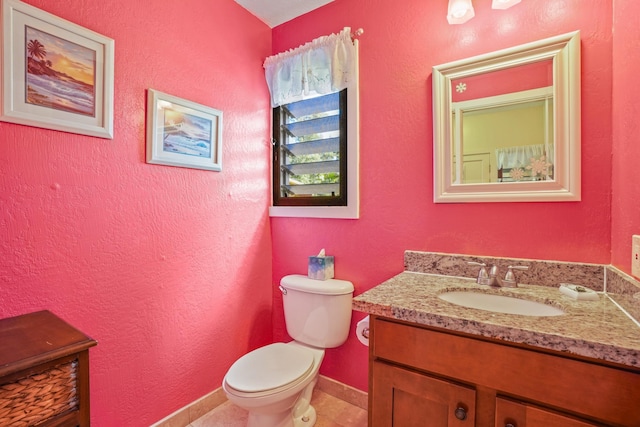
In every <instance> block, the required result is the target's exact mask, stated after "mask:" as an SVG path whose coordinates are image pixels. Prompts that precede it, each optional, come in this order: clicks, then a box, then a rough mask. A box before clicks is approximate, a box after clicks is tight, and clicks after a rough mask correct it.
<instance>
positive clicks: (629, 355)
mask: <svg viewBox="0 0 640 427" xmlns="http://www.w3.org/2000/svg"><path fill="white" fill-rule="evenodd" d="M518 286H519V287H518V288H516V289H514V288H491V287H488V286H481V285H478V284H476V283H475V281H474V280H473V279H468V278H461V277H451V276H440V275H432V274H425V273H415V272H408V271H405V272H403V273H400V274H398V275H397V276H395V277H393V278H391V279H389V280H387V281H386V282H384V283H382V284H380V285H378V286H375V287H373V288H372V289H370V290H368V291H366V292H364V293H362V294H360V295H358V296H356V297H354V299H353V309H354V310H357V311H362V312H366V313H369V314H376V315H380V316H383V317H388V318H393V319H399V320H404V321H408V322H414V323H419V324H423V325H428V326H435V327H440V328H445V329H449V330H453V331H459V332H465V333H470V334H474V335H479V336H483V337H488V338H494V339H499V340H504V341H509V342H513V343H520V344H526V345H530V346H534V347H541V348H546V349H551V350H556V351H562V352H567V353H572V354H576V355H580V356H586V357H590V358H595V359H600V360H604V361H608V362H614V363H619V364H622V365H626V366H630V367H634V368H640V327H639V326H638V325H637V324H636V323H635V322H634V321H633V320H632V319H631V318H630V317H628V316H627V315H626V314H625V313H624V312H623V311H622V310H621V309H620V308H618V306H617V305H616V304H614V303H613V302H612V301H611V300H610V299H609V297H607V296H606V295H605V294H602V293H599V295H598V296H599V299H598V300H597V301H577V300H574V299H572V298H570V297H568V296H565V295H563V294H562V293H560V291H559V290H558V288H556V287H548V286H533V285H518ZM458 290H474V291H478V292H488V293H495V294H500V295H505V296H514V297H520V298H524V299H528V300H533V301H538V302H544V303H546V304H550V305H553V306H556V307H558V308H561V309H562V310H564V311H565V314H563V315H560V316H550V317H538V316H521V315H513V314H502V313H494V312H490V311H484V310H478V309H473V308H466V307H462V306H459V305H455V304H452V303H449V302H446V301H444V300H442V299H440V298H438V295H439V294H441V293H443V292H448V291H458Z"/></svg>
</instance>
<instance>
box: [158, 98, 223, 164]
mask: <svg viewBox="0 0 640 427" xmlns="http://www.w3.org/2000/svg"><path fill="white" fill-rule="evenodd" d="M147 163H151V164H158V165H167V166H178V167H185V168H194V169H204V170H211V171H217V172H220V171H221V170H222V111H220V110H216V109H215V108H211V107H207V106H205V105H201V104H197V103H195V102H192V101H188V100H186V99H182V98H178V97H177V96H173V95H168V94H166V93H162V92H160V91H157V90H154V89H149V90H148V91H147Z"/></svg>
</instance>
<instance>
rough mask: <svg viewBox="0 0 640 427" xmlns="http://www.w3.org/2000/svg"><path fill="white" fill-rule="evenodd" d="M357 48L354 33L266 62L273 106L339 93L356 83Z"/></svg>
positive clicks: (347, 30)
mask: <svg viewBox="0 0 640 427" xmlns="http://www.w3.org/2000/svg"><path fill="white" fill-rule="evenodd" d="M355 61H356V48H355V46H354V43H353V41H352V39H351V29H350V28H349V27H345V28H344V29H343V30H342V31H341V32H340V33H339V34H331V35H328V36H323V37H319V38H317V39H315V40H313V41H312V42H309V43H306V44H305V45H303V46H300V47H298V48H295V49H291V50H289V51H287V52H283V53H279V54H277V55H273V56H270V57H268V58H267V59H266V60H265V61H264V68H265V76H266V79H267V85H268V86H269V91H270V93H271V106H272V107H274V108H275V107H277V106H279V105H283V104H288V103H290V102H294V101H300V100H302V99H305V98H310V97H313V96H317V95H323V94H327V93H332V92H338V91H340V90H342V89H344V88H346V87H347V86H348V85H349V83H350V82H351V81H352V80H353V79H355V75H354V70H355V67H354V64H355Z"/></svg>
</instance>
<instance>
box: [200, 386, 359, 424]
mask: <svg viewBox="0 0 640 427" xmlns="http://www.w3.org/2000/svg"><path fill="white" fill-rule="evenodd" d="M311 404H312V405H313V407H314V408H316V413H317V414H318V421H316V424H315V426H314V427H367V411H366V410H365V409H362V408H359V407H357V406H354V405H351V404H349V403H347V402H345V401H343V400H340V399H338V398H336V397H333V396H332V395H330V394H327V393H325V392H323V391H322V390H318V389H316V390H314V391H313V396H312V398H311ZM246 424H247V412H246V411H245V410H244V409H242V408H239V407H237V406H236V405H234V404H233V403H231V402H229V401H227V402H225V403H223V404H222V405H220V406H218V407H217V408H215V409H214V410H213V411H211V412H209V413H207V414H205V415H204V416H202V417H201V418H198V419H197V420H195V421H194V422H192V423H191V424H190V425H189V427H245V426H246Z"/></svg>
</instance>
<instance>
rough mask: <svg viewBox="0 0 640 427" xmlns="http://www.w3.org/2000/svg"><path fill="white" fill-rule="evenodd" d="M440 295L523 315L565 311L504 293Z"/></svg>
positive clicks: (460, 302) (472, 305) (459, 302)
mask: <svg viewBox="0 0 640 427" xmlns="http://www.w3.org/2000/svg"><path fill="white" fill-rule="evenodd" d="M438 297H439V298H440V299H442V300H445V301H448V302H450V303H452V304H456V305H461V306H463V307H469V308H477V309H479V310H486V311H493V312H495V313H507V314H519V315H521V316H560V315H562V314H564V311H563V310H561V309H559V308H557V307H554V306H552V305H548V304H543V303H540V302H536V301H530V300H526V299H520V298H514V297H508V296H504V295H496V294H487V293H481V292H473V291H451V292H445V293H442V294H440V295H438Z"/></svg>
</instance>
